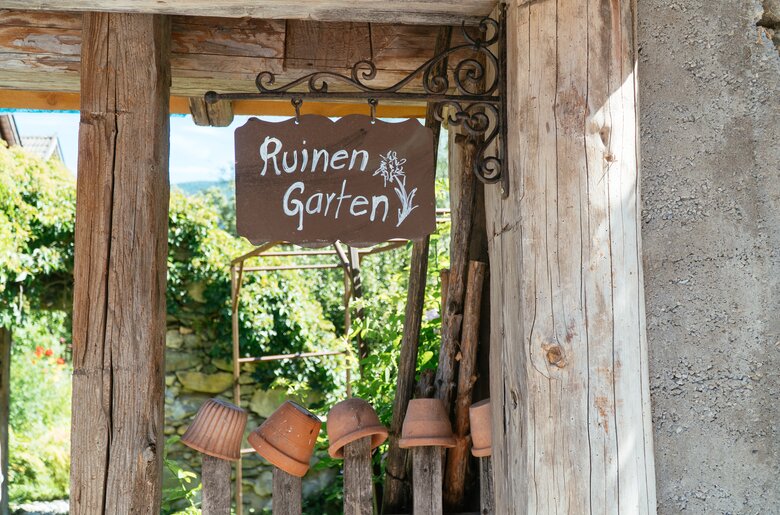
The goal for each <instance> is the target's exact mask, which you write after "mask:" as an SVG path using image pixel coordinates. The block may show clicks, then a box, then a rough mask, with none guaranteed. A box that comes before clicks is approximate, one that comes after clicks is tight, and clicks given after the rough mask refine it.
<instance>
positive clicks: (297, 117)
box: [290, 97, 303, 125]
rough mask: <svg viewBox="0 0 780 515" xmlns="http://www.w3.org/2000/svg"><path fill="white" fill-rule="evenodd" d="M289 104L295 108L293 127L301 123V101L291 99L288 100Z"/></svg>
mask: <svg viewBox="0 0 780 515" xmlns="http://www.w3.org/2000/svg"><path fill="white" fill-rule="evenodd" d="M290 103H291V104H292V106H293V107H294V108H295V125H298V124H299V123H301V106H302V105H303V99H302V98H301V97H293V98H291V99H290Z"/></svg>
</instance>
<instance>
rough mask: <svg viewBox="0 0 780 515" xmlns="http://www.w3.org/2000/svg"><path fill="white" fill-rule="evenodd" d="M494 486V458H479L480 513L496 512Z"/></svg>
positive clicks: (489, 513) (490, 513) (486, 514)
mask: <svg viewBox="0 0 780 515" xmlns="http://www.w3.org/2000/svg"><path fill="white" fill-rule="evenodd" d="M494 490H495V488H494V487H493V458H492V457H491V456H485V457H484V458H479V513H480V515H495V514H496V499H495V494H494Z"/></svg>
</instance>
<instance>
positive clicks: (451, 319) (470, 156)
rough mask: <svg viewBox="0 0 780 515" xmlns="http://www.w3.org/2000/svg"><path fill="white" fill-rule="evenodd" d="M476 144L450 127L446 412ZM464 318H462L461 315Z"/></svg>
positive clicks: (440, 371) (443, 366)
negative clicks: (450, 216) (452, 192)
mask: <svg viewBox="0 0 780 515" xmlns="http://www.w3.org/2000/svg"><path fill="white" fill-rule="evenodd" d="M473 160H474V146H473V145H470V144H467V143H466V142H465V137H464V136H463V135H462V134H460V133H459V132H458V131H456V130H454V129H451V130H450V175H451V179H450V184H451V186H450V188H451V190H454V191H456V193H455V194H454V196H452V197H451V199H450V200H451V203H452V232H451V237H450V275H449V281H448V284H447V294H446V299H447V304H446V305H445V307H444V313H443V316H442V327H441V347H440V350H439V366H438V368H437V370H436V385H435V386H436V397H437V398H439V399H441V400H442V402H444V408H445V409H446V410H447V413H451V412H452V402H453V399H454V397H455V387H456V384H455V378H456V376H457V371H458V362H457V359H456V356H457V353H458V347H459V344H460V331H461V324H460V323H457V320H458V319H456V318H455V317H456V316H461V317H462V315H463V296H464V293H465V290H466V268H467V265H468V256H469V239H470V235H471V227H472V224H473V217H474V207H475V200H476V196H475V191H476V189H475V188H476V184H475V183H476V180H477V179H476V177H475V176H474V172H473V170H472V164H473ZM461 320H462V318H461Z"/></svg>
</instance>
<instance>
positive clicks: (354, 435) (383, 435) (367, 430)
mask: <svg viewBox="0 0 780 515" xmlns="http://www.w3.org/2000/svg"><path fill="white" fill-rule="evenodd" d="M388 434H389V433H388V431H387V428H386V427H385V426H383V425H381V424H380V425H378V426H368V427H363V428H360V429H356V430H355V431H352V432H351V433H347V434H345V435H344V436H342V437H341V438H339V439H338V440H336V441H335V442H333V443H331V444H330V446H329V447H328V454H330V457H331V458H343V457H344V446H345V445H347V444H348V443H351V442H354V441H355V440H359V439H360V438H363V437H364V436H371V450H372V451H373V450H374V449H376V448H377V447H379V446H380V445H382V443H384V441H385V440H387V435H388Z"/></svg>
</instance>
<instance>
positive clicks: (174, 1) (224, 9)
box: [2, 0, 495, 25]
mask: <svg viewBox="0 0 780 515" xmlns="http://www.w3.org/2000/svg"><path fill="white" fill-rule="evenodd" d="M2 5H3V7H8V8H11V9H42V10H50V9H52V7H53V5H52V2H51V1H50V0H49V1H45V0H3V2H2ZM494 5H495V2H494V1H493V0H461V1H459V2H450V1H449V0H433V1H425V2H408V1H403V0H362V1H360V2H354V1H350V0H327V1H324V0H316V1H309V2H303V3H302V2H298V1H295V0H263V1H255V2H246V1H245V0H98V1H92V2H90V1H87V0H58V1H57V2H56V8H57V9H58V10H62V11H110V12H136V13H153V14H186V15H190V16H226V17H231V18H268V19H274V18H275V19H289V20H292V19H300V20H319V21H336V22H339V21H344V20H345V19H349V20H350V21H360V22H383V23H407V24H409V23H426V24H432V25H452V24H460V22H461V21H462V20H464V19H465V20H466V21H469V22H472V23H476V22H478V20H479V18H481V17H482V16H485V15H486V14H487V13H489V12H490V10H491V9H492V8H493V6H494Z"/></svg>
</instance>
